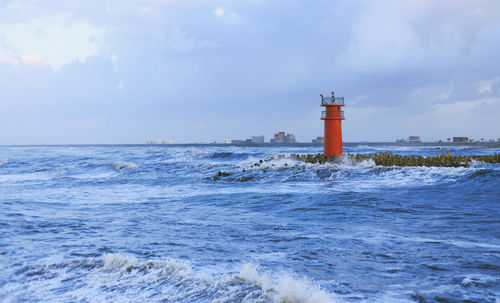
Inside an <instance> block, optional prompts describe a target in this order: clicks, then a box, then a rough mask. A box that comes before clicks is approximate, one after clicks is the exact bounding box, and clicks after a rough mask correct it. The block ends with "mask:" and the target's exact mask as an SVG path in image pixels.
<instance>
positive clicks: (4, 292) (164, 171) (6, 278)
mask: <svg viewBox="0 0 500 303" xmlns="http://www.w3.org/2000/svg"><path fill="white" fill-rule="evenodd" d="M344 151H345V152H346V153H363V154H368V153H377V152H393V153H398V154H401V155H424V156H429V155H437V154H439V153H442V154H445V153H447V152H450V153H452V154H455V155H464V154H465V155H488V154H493V153H495V152H497V153H500V149H498V148H481V147H474V148H471V147H467V146H418V145H417V146H391V145H390V144H388V145H378V146H370V145H362V144H361V145H353V146H348V147H345V148H344ZM320 152H322V147H320V146H303V145H300V146H255V147H251V146H203V145H192V146H170V145H84V146H76V145H75V146H0V302H217V303H223V302H255V303H257V302H259V303H261V302H262V303H263V302H280V303H285V302H286V303H323V302H495V303H498V302H500V182H499V181H500V165H498V164H484V163H480V162H474V163H473V164H472V165H471V166H470V167H458V168H453V167H396V166H393V167H381V166H377V165H375V163H374V162H373V161H371V160H365V161H362V162H355V161H352V160H349V159H346V158H344V159H341V161H339V162H338V163H336V164H331V163H328V164H307V163H303V162H299V161H296V160H294V159H292V158H291V157H290V155H291V154H312V153H320Z"/></svg>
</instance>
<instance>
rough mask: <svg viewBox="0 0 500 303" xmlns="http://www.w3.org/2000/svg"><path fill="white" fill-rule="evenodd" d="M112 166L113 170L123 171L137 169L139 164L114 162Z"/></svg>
mask: <svg viewBox="0 0 500 303" xmlns="http://www.w3.org/2000/svg"><path fill="white" fill-rule="evenodd" d="M111 166H113V168H114V169H116V170H122V169H128V168H136V167H137V164H135V163H132V162H113V163H111Z"/></svg>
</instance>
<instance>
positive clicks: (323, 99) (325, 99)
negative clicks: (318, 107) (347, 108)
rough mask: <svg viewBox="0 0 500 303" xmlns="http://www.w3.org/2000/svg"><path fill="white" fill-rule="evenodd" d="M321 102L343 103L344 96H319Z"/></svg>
mask: <svg viewBox="0 0 500 303" xmlns="http://www.w3.org/2000/svg"><path fill="white" fill-rule="evenodd" d="M321 104H342V105H343V104H344V97H321Z"/></svg>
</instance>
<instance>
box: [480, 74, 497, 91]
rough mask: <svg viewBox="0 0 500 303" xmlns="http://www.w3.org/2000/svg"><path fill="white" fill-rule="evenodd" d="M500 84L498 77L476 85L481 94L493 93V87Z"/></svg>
mask: <svg viewBox="0 0 500 303" xmlns="http://www.w3.org/2000/svg"><path fill="white" fill-rule="evenodd" d="M498 82H500V77H496V78H493V79H490V80H486V81H479V82H477V83H476V85H477V92H478V93H480V94H485V93H491V87H492V86H493V85H494V84H496V83H498Z"/></svg>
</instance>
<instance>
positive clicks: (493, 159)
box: [291, 152, 500, 167]
mask: <svg viewBox="0 0 500 303" xmlns="http://www.w3.org/2000/svg"><path fill="white" fill-rule="evenodd" d="M291 157H292V158H294V159H296V160H300V161H303V162H306V163H319V164H323V163H327V162H337V161H338V160H339V157H337V156H335V155H334V156H331V157H325V156H324V155H323V154H321V153H318V154H291ZM346 157H348V158H349V159H353V160H356V161H358V162H359V161H363V160H373V161H374V162H375V164H376V165H380V166H427V167H431V166H432V167H460V166H462V167H468V166H469V165H470V164H472V163H473V161H479V162H482V163H496V164H498V163H500V154H498V153H494V154H492V155H482V156H471V155H452V154H451V153H449V152H448V153H446V154H444V155H443V154H438V155H437V156H425V157H424V156H423V155H412V156H403V155H399V154H393V153H392V152H381V153H374V154H371V153H370V154H346Z"/></svg>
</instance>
